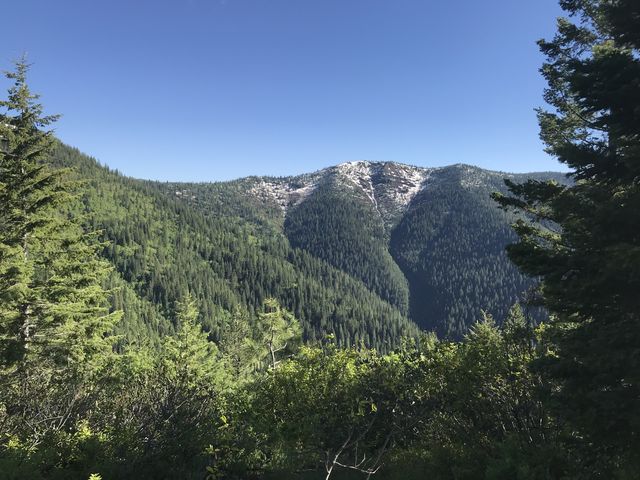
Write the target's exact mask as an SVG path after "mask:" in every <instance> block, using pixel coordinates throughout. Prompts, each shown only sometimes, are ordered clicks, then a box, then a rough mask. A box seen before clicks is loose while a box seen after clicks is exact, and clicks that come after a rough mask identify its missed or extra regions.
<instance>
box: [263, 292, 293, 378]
mask: <svg viewBox="0 0 640 480" xmlns="http://www.w3.org/2000/svg"><path fill="white" fill-rule="evenodd" d="M256 327H257V335H258V337H259V338H258V339H257V345H256V347H257V350H262V351H263V354H261V355H259V356H260V357H261V358H264V359H265V360H266V362H267V364H268V365H269V366H270V367H271V368H275V367H276V366H277V365H278V363H280V359H279V358H278V356H279V355H280V353H281V352H283V351H284V350H285V349H291V348H292V343H294V342H296V341H298V340H299V339H300V334H301V330H300V324H299V323H298V321H297V320H296V318H295V317H294V316H293V315H292V314H291V313H290V312H288V311H287V310H285V309H283V308H282V307H281V306H280V303H278V301H277V300H276V299H274V298H267V299H266V300H265V301H264V312H261V313H259V314H258V324H257V326H256Z"/></svg>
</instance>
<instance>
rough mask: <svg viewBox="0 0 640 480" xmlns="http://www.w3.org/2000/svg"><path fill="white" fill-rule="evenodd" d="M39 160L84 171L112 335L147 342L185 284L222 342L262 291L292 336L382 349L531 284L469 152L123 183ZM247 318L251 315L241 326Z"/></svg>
mask: <svg viewBox="0 0 640 480" xmlns="http://www.w3.org/2000/svg"><path fill="white" fill-rule="evenodd" d="M52 163H53V164H54V165H55V166H66V167H71V168H72V169H73V170H74V171H75V172H76V173H77V176H78V177H79V179H80V180H81V181H82V182H84V185H85V188H84V189H83V192H84V193H83V196H82V202H81V203H82V208H83V210H84V212H83V215H84V218H85V222H86V224H87V227H88V228H89V229H92V230H97V231H99V232H101V233H100V234H101V238H102V239H103V240H104V241H105V242H106V246H105V248H104V252H103V253H104V256H105V257H106V258H107V259H108V260H109V261H110V262H111V263H113V265H114V266H115V267H116V268H115V272H114V273H113V274H112V279H111V284H112V285H111V286H112V287H116V288H114V289H113V291H114V294H113V295H114V305H113V306H114V308H116V309H121V310H123V311H124V312H125V313H124V314H125V319H124V321H123V322H122V324H121V327H120V328H121V329H122V333H125V334H126V335H127V336H128V337H129V338H131V339H135V340H138V341H151V342H156V341H157V339H158V338H159V337H160V336H162V335H163V334H164V333H166V332H170V331H172V330H173V328H174V325H173V324H172V323H171V322H170V321H169V320H167V319H169V318H174V317H175V316H174V312H173V311H172V309H173V306H174V304H175V302H176V301H177V300H178V299H180V298H182V297H183V296H184V295H186V294H187V293H188V292H191V293H192V294H193V295H194V297H195V298H196V301H197V303H198V309H199V311H200V320H201V322H202V324H203V325H204V326H205V328H206V329H207V331H209V332H210V333H211V334H212V338H215V339H219V338H220V337H221V332H222V331H223V330H224V328H225V325H227V324H228V323H229V322H230V319H231V317H232V316H233V315H239V316H240V317H241V318H243V319H245V320H244V321H245V322H248V323H250V322H251V321H252V320H251V319H252V318H254V317H255V312H256V311H257V310H258V309H259V308H260V306H261V305H262V303H263V301H264V299H265V298H268V297H274V298H277V299H278V300H279V301H280V302H281V303H282V305H283V306H285V307H286V308H287V309H289V310H290V311H292V312H293V314H294V315H295V316H296V317H297V318H299V319H300V321H301V323H302V326H303V330H304V338H306V339H307V340H310V341H313V340H315V339H320V338H325V337H326V336H327V335H334V336H335V337H336V339H337V342H338V344H339V345H340V346H350V345H358V344H364V345H366V346H369V347H374V348H378V349H381V350H383V351H386V350H388V349H389V348H391V347H393V346H396V345H397V343H398V342H399V341H400V339H401V338H402V337H403V336H407V335H409V336H410V335H413V334H414V333H415V332H416V331H417V328H416V326H418V327H419V328H423V329H428V330H433V331H435V332H437V333H438V334H439V335H440V336H446V337H450V338H460V337H461V336H462V335H463V334H464V333H465V332H466V331H467V329H468V327H469V326H470V325H471V324H472V323H473V322H474V321H475V320H477V318H479V315H480V311H481V310H486V311H488V312H491V313H492V314H494V315H495V317H496V318H497V319H502V318H504V316H505V315H506V312H507V310H508V309H509V307H510V306H511V305H513V303H515V302H516V301H518V300H519V299H521V298H522V295H523V293H524V292H525V291H526V290H527V289H528V288H530V287H531V286H532V285H533V280H531V279H529V278H526V277H524V276H523V275H522V274H521V273H519V272H518V271H517V269H516V268H515V267H514V266H513V265H512V264H511V263H510V262H509V261H508V259H507V257H506V254H505V253H504V247H505V245H507V244H508V243H509V242H511V241H513V240H514V239H515V237H514V234H513V233H512V230H511V229H510V223H511V222H512V220H513V217H510V216H509V215H508V214H506V213H504V212H503V211H501V210H499V209H498V208H497V207H496V205H495V203H494V202H492V200H491V199H490V194H491V193H492V192H493V191H502V190H504V183H503V179H504V178H505V177H508V178H511V179H515V180H518V181H519V180H523V179H525V178H555V179H557V180H559V181H562V180H563V179H564V177H563V175H561V174H554V173H540V174H531V175H524V174H523V175H510V174H504V173H500V172H489V171H485V170H482V169H479V168H475V167H470V166H467V165H454V166H450V167H444V168H435V169H424V168H418V167H412V166H408V165H402V164H398V163H392V162H387V163H372V162H351V163H345V164H341V165H338V166H335V167H331V168H328V169H325V170H321V171H319V172H315V173H311V174H305V175H300V176H295V177H287V178H266V177H249V178H244V179H239V180H236V181H231V182H219V183H197V184H193V183H160V182H149V181H141V180H135V179H131V178H127V177H125V176H122V175H120V174H118V173H117V172H112V171H110V170H108V169H107V168H104V167H102V166H100V165H99V164H98V163H97V162H96V161H95V160H94V159H92V158H90V157H87V156H85V155H83V154H82V153H80V152H79V151H77V150H76V149H73V148H70V147H67V146H64V145H62V144H60V145H58V147H57V148H56V150H55V152H54V155H53V158H52ZM248 328H251V326H250V325H248Z"/></svg>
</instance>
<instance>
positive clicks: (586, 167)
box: [496, 0, 640, 478]
mask: <svg viewBox="0 0 640 480" xmlns="http://www.w3.org/2000/svg"><path fill="white" fill-rule="evenodd" d="M560 3H561V6H562V7H563V8H564V9H565V11H567V12H568V14H569V15H570V17H572V19H573V20H572V19H567V18H561V19H559V20H558V31H557V34H556V36H555V37H554V38H553V39H552V40H551V41H544V40H542V41H540V42H539V44H540V47H541V50H542V52H543V53H544V54H545V55H546V56H547V61H546V63H545V64H544V65H543V67H542V73H543V75H544V77H545V78H546V80H547V82H548V88H547V90H546V91H545V100H546V101H547V102H548V103H549V104H550V105H551V107H552V109H551V111H543V110H540V111H539V113H538V117H539V122H540V127H541V138H542V139H543V141H544V142H545V143H546V145H547V149H548V152H549V153H551V154H552V155H554V156H555V157H557V158H558V159H559V160H560V161H561V162H563V163H565V164H566V165H568V166H569V167H570V168H571V169H572V171H571V173H570V176H571V177H572V178H573V180H574V181H575V183H574V184H573V185H570V186H561V185H559V184H557V183H553V182H537V181H529V182H526V183H524V184H520V185H517V184H514V183H508V186H509V188H510V190H511V193H512V196H511V197H503V196H500V195H496V198H497V200H498V201H499V202H500V203H501V204H502V205H503V206H504V207H505V208H514V209H515V210H517V211H519V212H524V213H525V214H528V216H529V219H530V220H533V221H534V222H530V221H527V220H525V219H522V220H520V221H518V222H517V223H516V224H515V229H516V232H517V233H518V235H519V237H520V240H519V242H518V243H516V244H514V245H512V246H510V247H509V249H508V253H509V255H510V257H511V258H512V259H513V261H514V262H515V263H516V264H517V265H518V266H520V268H521V269H522V270H523V271H524V272H526V273H528V274H530V275H534V276H540V277H541V278H542V285H541V293H542V300H543V302H544V304H545V306H546V307H547V308H548V309H549V310H550V311H551V312H552V313H553V314H554V321H553V323H552V327H553V328H552V329H551V337H552V340H553V342H554V345H555V348H554V350H555V351H554V352H553V355H551V356H550V358H549V359H548V363H547V367H548V369H547V371H548V373H549V374H550V375H551V378H553V379H554V380H555V381H558V382H559V386H558V388H557V389H552V391H557V392H558V393H557V400H559V402H558V405H559V406H561V407H560V408H561V413H562V415H563V416H565V417H566V418H568V419H569V420H570V421H571V425H572V426H573V428H574V429H577V430H578V431H579V432H580V435H581V436H582V435H584V436H586V442H585V445H593V446H594V447H595V448H596V450H597V453H599V454H602V455H604V457H603V458H609V459H610V462H609V463H610V468H612V469H613V470H615V471H616V472H617V475H624V474H625V473H621V472H626V474H627V475H628V476H629V478H631V477H633V478H638V475H640V297H639V296H638V292H640V275H639V274H638V272H640V34H639V32H640V3H638V2H637V1H634V0H618V1H608V0H562V1H561V2H560ZM588 457H589V458H590V459H592V460H593V459H596V458H599V457H596V456H595V455H593V452H592V453H590V454H588ZM595 463H600V465H597V466H594V470H595V471H598V470H602V469H603V467H602V461H601V458H599V459H598V460H595ZM608 475H611V474H610V473H609V474H608Z"/></svg>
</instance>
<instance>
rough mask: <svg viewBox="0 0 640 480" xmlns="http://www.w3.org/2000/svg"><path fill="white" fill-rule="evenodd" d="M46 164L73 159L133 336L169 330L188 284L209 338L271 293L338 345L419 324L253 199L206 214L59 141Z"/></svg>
mask: <svg viewBox="0 0 640 480" xmlns="http://www.w3.org/2000/svg"><path fill="white" fill-rule="evenodd" d="M52 163H53V164H54V165H55V166H65V167H72V168H73V169H74V171H75V172H76V174H77V177H79V179H80V181H81V182H82V183H83V188H82V192H83V193H82V196H81V198H80V199H79V201H78V202H76V208H77V209H78V210H80V209H81V210H82V212H81V213H82V215H83V218H84V222H85V224H86V226H87V228H88V229H89V230H95V231H98V232H100V237H101V239H102V240H104V241H105V242H106V243H105V247H104V250H103V255H104V256H105V257H106V258H107V259H108V260H109V261H110V262H111V263H112V264H113V265H114V266H115V272H114V273H113V274H112V278H111V285H110V286H111V287H116V288H114V289H113V295H114V305H113V306H114V308H116V309H121V310H123V311H124V316H125V317H124V320H123V321H122V322H121V324H120V326H119V328H120V329H121V333H125V334H126V335H127V336H128V337H129V338H130V339H131V340H134V341H141V342H147V341H151V342H157V341H158V338H159V337H160V336H162V335H163V334H164V333H166V332H171V331H172V330H173V329H174V327H175V326H174V325H173V323H172V322H171V321H169V320H168V319H169V318H175V312H174V311H173V309H174V305H175V303H176V302H177V301H178V300H180V299H181V298H183V297H184V296H185V295H187V294H188V293H190V294H191V295H193V296H194V297H195V299H196V302H197V306H198V310H199V311H200V317H199V319H200V321H201V322H202V324H203V325H204V326H205V328H206V329H207V331H209V332H210V333H211V335H212V338H214V339H216V340H219V339H220V338H221V336H222V332H223V330H224V329H225V328H226V326H227V325H228V324H229V323H230V321H231V318H232V317H234V321H236V320H238V318H239V319H241V320H242V321H243V322H245V323H251V322H252V321H254V319H255V312H256V311H258V310H259V309H260V307H261V305H262V303H263V301H264V299H265V298H268V297H275V298H277V299H278V300H279V301H280V302H282V304H283V305H284V306H286V307H287V308H288V309H289V310H290V311H291V312H292V313H293V314H294V315H295V316H296V317H297V318H298V319H299V320H300V322H301V324H302V327H303V337H304V338H305V339H307V340H309V341H313V340H315V339H320V338H325V337H326V336H327V335H335V338H336V341H337V342H338V344H340V345H343V346H349V345H359V344H365V345H367V346H371V347H376V348H378V349H380V350H383V351H385V350H388V349H389V348H391V347H393V346H396V345H397V344H398V342H399V341H400V339H401V338H402V337H403V336H406V335H413V334H415V333H416V332H417V328H416V326H415V325H414V323H413V322H411V321H410V320H409V318H408V317H407V315H406V314H405V312H403V311H402V310H401V309H399V308H398V307H396V306H395V305H393V304H391V303H389V302H387V301H385V300H384V299H383V298H381V297H380V296H378V295H376V293H374V292H373V291H371V290H370V289H369V288H368V287H367V285H366V284H365V283H364V282H362V281H361V280H359V279H357V278H355V277H353V276H351V275H349V274H347V273H345V272H344V271H342V270H340V269H338V268H336V267H334V266H332V265H331V264H329V263H328V262H326V261H324V260H322V259H320V258H317V257H315V256H313V255H312V254H311V253H309V252H307V251H305V250H302V249H297V248H292V247H291V246H290V244H289V242H288V240H287V238H286V237H285V236H284V235H283V234H282V232H281V230H280V231H279V230H278V228H277V226H276V225H274V224H272V222H271V220H270V217H269V216H265V215H263V213H262V212H261V209H260V208H255V207H252V206H251V205H250V204H247V203H246V202H245V204H242V203H238V204H237V205H235V206H234V207H230V208H229V209H224V210H223V209H220V210H218V211H215V212H214V213H215V214H208V213H211V212H207V214H206V215H205V214H203V212H202V211H201V209H199V208H194V204H192V202H187V203H185V202H183V201H182V200H181V196H180V195H175V193H173V194H172V195H167V194H166V185H161V184H155V183H153V182H143V181H139V180H134V179H130V178H126V177H123V176H122V175H120V174H118V173H117V172H111V171H109V170H108V169H106V168H104V167H101V166H100V165H99V164H98V163H97V162H96V161H95V160H94V159H92V158H90V157H87V156H85V155H83V154H81V153H80V152H78V151H77V150H76V149H73V148H69V147H67V146H64V145H58V146H57V148H56V149H55V152H54V154H53V158H52ZM182 190H183V191H184V195H187V193H186V192H187V190H186V189H184V188H183V189H182ZM232 190H233V187H232V188H231V190H230V195H231V194H232ZM174 192H175V190H174ZM190 195H192V194H190ZM195 200H197V197H194V201H195ZM229 200H231V198H229ZM197 204H198V203H197V202H196V205H197ZM233 204H234V202H232V201H231V202H230V205H233ZM233 208H235V209H237V211H234V210H233ZM76 213H79V212H76ZM236 317H238V318H236ZM248 327H249V328H251V325H248Z"/></svg>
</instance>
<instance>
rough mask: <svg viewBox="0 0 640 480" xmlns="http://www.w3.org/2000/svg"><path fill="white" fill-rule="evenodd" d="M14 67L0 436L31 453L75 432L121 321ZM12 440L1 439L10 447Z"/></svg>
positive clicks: (0, 256) (3, 174)
mask: <svg viewBox="0 0 640 480" xmlns="http://www.w3.org/2000/svg"><path fill="white" fill-rule="evenodd" d="M28 67H29V66H28V65H27V64H26V63H25V61H24V60H21V61H18V62H17V63H16V67H15V70H14V71H13V72H8V73H6V77H7V78H8V79H10V80H12V81H13V85H12V86H11V88H10V89H9V92H8V98H7V100H2V101H0V107H2V112H1V113H0V135H1V136H2V138H3V139H4V140H5V141H4V142H3V150H2V151H1V152H0V412H3V413H6V416H3V418H2V421H0V433H2V434H6V435H10V436H12V438H19V439H20V440H21V441H24V442H25V444H26V445H27V447H29V448H32V447H35V446H36V445H38V444H40V443H41V442H44V441H46V440H47V439H48V440H52V435H57V434H60V433H61V432H63V431H65V430H66V429H68V428H70V427H71V425H72V423H73V421H74V420H75V418H77V415H79V412H82V411H83V410H85V409H87V408H89V407H88V405H90V404H91V402H92V400H93V399H94V398H95V394H96V392H97V390H98V389H97V388H96V386H97V385H96V384H97V376H96V375H97V373H99V372H100V371H101V369H102V367H103V366H104V365H105V364H106V363H107V362H108V360H109V355H110V354H111V352H112V342H113V340H114V338H113V337H109V336H108V333H109V332H110V331H111V330H112V328H113V325H114V323H115V322H116V321H117V320H118V318H119V314H118V313H117V312H115V313H110V311H109V304H108V298H107V297H108V292H106V291H105V290H104V289H103V288H102V282H103V280H104V279H105V277H106V276H107V275H108V272H109V270H110V267H109V265H108V263H106V262H104V261H103V260H100V259H99V257H98V254H97V250H98V249H99V248H101V246H100V244H98V243H96V242H95V241H94V239H93V235H89V234H85V233H84V232H83V230H82V228H80V226H79V225H78V224H76V223H74V222H73V221H72V220H70V218H69V217H68V215H67V213H66V212H67V210H66V209H67V208H68V205H69V204H68V201H69V199H70V198H71V191H70V185H68V184H67V183H65V181H64V176H65V172H64V171H61V170H57V171H54V170H50V169H49V168H47V167H46V166H45V165H44V164H43V163H42V162H43V160H44V159H45V157H46V156H47V155H48V154H49V153H50V151H51V147H52V144H53V138H52V134H51V132H50V131H49V132H45V131H43V130H42V128H44V127H46V126H48V125H50V124H51V123H52V122H53V121H55V119H56V118H57V117H56V116H43V113H42V112H43V108H42V106H41V105H40V104H38V103H37V99H38V96H37V95H35V94H33V93H31V91H30V89H29V87H28V86H27V82H26V74H27V71H28ZM5 439H6V438H5V437H4V435H3V441H4V440H5Z"/></svg>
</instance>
